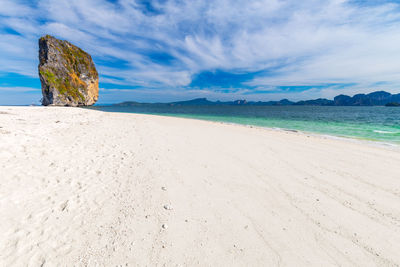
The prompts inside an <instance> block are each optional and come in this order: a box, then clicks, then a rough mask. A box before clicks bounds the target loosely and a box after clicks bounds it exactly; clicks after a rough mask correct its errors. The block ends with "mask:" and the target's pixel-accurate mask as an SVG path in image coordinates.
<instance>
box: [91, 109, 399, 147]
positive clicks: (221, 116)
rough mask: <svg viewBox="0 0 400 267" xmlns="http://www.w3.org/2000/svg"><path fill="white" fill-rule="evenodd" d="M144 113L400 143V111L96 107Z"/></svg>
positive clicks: (113, 110)
mask: <svg viewBox="0 0 400 267" xmlns="http://www.w3.org/2000/svg"><path fill="white" fill-rule="evenodd" d="M91 108H92V109H98V110H103V111H108V112H127V113H144V114H156V115H165V116H175V117H184V118H194V119H201V120H210V121H219V122H228V123H237V124H245V125H254V126H260V127H270V128H281V129H288V130H298V131H304V132H311V133H318V134H326V135H332V136H339V137H350V138H357V139H363V140H371V141H381V142H387V143H393V144H400V108H396V107H312V106H264V107H263V106H162V105H159V106H158V105H142V106H134V107H117V106H95V107H91Z"/></svg>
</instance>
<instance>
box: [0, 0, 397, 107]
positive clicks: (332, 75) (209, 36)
mask: <svg viewBox="0 0 400 267" xmlns="http://www.w3.org/2000/svg"><path fill="white" fill-rule="evenodd" d="M45 34H51V35H54V36H56V37H58V38H61V39H66V40H69V41H70V42H72V43H74V44H76V45H78V46H80V47H81V48H83V49H84V50H86V51H87V52H89V53H90V54H91V55H92V57H93V59H94V61H95V64H96V67H97V69H98V71H99V74H100V98H99V102H98V103H112V102H120V101H126V100H135V101H146V102H156V101H175V100H184V99H191V98H195V97H207V98H209V99H213V100H216V99H220V100H233V99H244V98H245V99H248V100H278V99H282V98H289V99H291V100H302V99H310V98H318V97H325V98H332V97H333V96H335V95H337V94H341V93H344V94H350V95H352V94H355V93H365V92H370V91H374V90H386V91H389V92H392V93H398V92H400V1H398V0H397V1H389V0H363V1H362V0H348V1H346V0H304V1H299V0H213V1H211V0H210V1H207V0H153V1H151V0H0V105H11V104H31V103H38V101H39V99H40V97H41V89H40V81H39V79H38V74H37V65H38V44H37V42H38V39H39V38H40V36H42V35H45Z"/></svg>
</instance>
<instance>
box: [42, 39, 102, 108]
mask: <svg viewBox="0 0 400 267" xmlns="http://www.w3.org/2000/svg"><path fill="white" fill-rule="evenodd" d="M39 77H40V81H41V84H42V94H43V99H42V104H43V105H45V106H47V105H55V106H90V105H93V104H94V103H96V101H97V98H98V95H99V75H98V73H97V70H96V67H95V66H94V63H93V60H92V58H91V56H90V55H89V54H88V53H86V52H85V51H83V50H82V49H80V48H79V47H77V46H75V45H73V44H71V43H69V42H68V41H62V40H58V39H56V38H54V37H52V36H50V35H46V36H44V37H42V38H40V39H39Z"/></svg>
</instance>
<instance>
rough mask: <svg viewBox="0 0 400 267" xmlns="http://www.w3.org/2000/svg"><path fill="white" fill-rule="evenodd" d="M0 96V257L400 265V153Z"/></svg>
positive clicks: (62, 261)
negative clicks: (3, 102) (9, 101)
mask: <svg viewBox="0 0 400 267" xmlns="http://www.w3.org/2000/svg"><path fill="white" fill-rule="evenodd" d="M95 111H98V110H89V109H82V108H68V107H56V108H55V107H0V127H1V128H0V173H1V175H0V185H1V186H0V217H1V218H3V219H2V220H0V265H5V266H14V265H29V266H43V265H44V266H54V265H74V266H75V265H76V266H87V265H89V266H92V265H95V266H96V265H99V266H110V265H123V266H126V265H128V266H132V265H133V266H146V265H147V266H163V265H166V266H175V265H184V266H205V265H206V266H277V265H286V266H293V265H296V266H321V265H324V266H337V265H355V264H357V265H363V266H370V265H377V266H397V265H399V264H400V255H399V254H398V253H397V252H398V251H399V250H400V223H399V222H400V184H399V177H400V176H399V175H400V167H399V165H398V163H399V162H400V152H399V151H398V150H397V149H390V148H387V147H383V146H375V145H367V144H364V143H358V142H352V141H351V142H348V140H338V139H330V138H326V137H323V136H320V135H315V136H313V135H310V136H309V137H307V135H306V134H304V133H301V132H296V133H294V132H288V131H284V130H274V129H264V128H257V127H254V126H244V125H241V124H226V123H222V122H211V123H210V121H205V120H195V119H185V118H178V117H167V116H158V115H144V114H133V113H111V112H103V111H100V112H95Z"/></svg>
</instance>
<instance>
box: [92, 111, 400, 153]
mask: <svg viewBox="0 0 400 267" xmlns="http://www.w3.org/2000/svg"><path fill="white" fill-rule="evenodd" d="M89 110H96V111H102V110H101V109H98V110H97V109H89ZM102 112H103V111H102ZM104 112H108V113H125V114H138V115H149V116H160V117H171V118H181V119H188V120H198V121H207V122H211V123H221V124H226V125H238V126H243V127H249V128H257V129H264V130H269V131H278V132H279V131H282V132H292V133H298V134H303V135H306V136H314V137H320V138H328V139H334V140H342V141H346V142H355V143H360V144H365V145H371V146H378V147H380V146H382V147H385V148H388V149H395V150H397V149H400V143H397V142H389V141H382V140H376V139H368V138H363V137H357V136H346V135H333V134H326V133H318V132H311V131H305V130H297V129H290V128H281V127H269V126H259V125H253V124H243V123H238V122H226V121H220V120H211V119H203V118H197V117H191V115H182V114H162V113H135V112H111V111H104Z"/></svg>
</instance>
